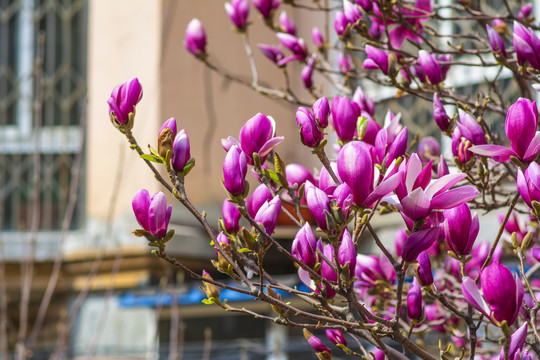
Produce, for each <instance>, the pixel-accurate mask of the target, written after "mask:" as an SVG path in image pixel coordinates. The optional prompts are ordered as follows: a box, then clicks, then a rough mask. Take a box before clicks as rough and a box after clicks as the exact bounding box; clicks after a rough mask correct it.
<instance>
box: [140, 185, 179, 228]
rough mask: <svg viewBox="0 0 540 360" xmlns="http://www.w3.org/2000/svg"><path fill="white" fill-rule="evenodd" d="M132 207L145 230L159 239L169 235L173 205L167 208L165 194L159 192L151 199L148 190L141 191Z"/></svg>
mask: <svg viewBox="0 0 540 360" xmlns="http://www.w3.org/2000/svg"><path fill="white" fill-rule="evenodd" d="M132 206H133V212H134V213H135V218H136V219H137V222H138V223H139V225H141V226H142V228H143V229H144V230H146V231H149V232H150V233H152V234H153V235H155V236H156V237H158V238H162V237H164V236H165V235H166V234H167V227H168V226H169V220H170V219H171V212H172V205H171V206H169V207H167V199H166V197H165V194H163V193H162V192H157V193H155V194H154V195H153V196H152V197H151V198H150V194H149V193H148V190H146V189H141V190H139V191H138V192H137V194H135V196H134V197H133V201H132Z"/></svg>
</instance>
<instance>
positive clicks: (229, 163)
mask: <svg viewBox="0 0 540 360" xmlns="http://www.w3.org/2000/svg"><path fill="white" fill-rule="evenodd" d="M246 173H247V160H246V155H245V154H244V153H243V152H242V150H240V149H239V148H238V146H236V145H233V146H232V147H231V148H230V149H229V151H228V152H227V155H226V156H225V160H224V161H223V179H224V185H225V189H227V191H228V192H229V193H230V194H232V195H241V194H243V193H244V191H245V190H246Z"/></svg>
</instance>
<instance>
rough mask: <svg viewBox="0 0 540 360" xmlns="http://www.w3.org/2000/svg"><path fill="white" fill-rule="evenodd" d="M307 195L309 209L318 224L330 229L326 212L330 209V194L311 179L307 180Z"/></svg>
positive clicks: (323, 228)
mask: <svg viewBox="0 0 540 360" xmlns="http://www.w3.org/2000/svg"><path fill="white" fill-rule="evenodd" d="M305 197H306V202H307V205H308V208H309V211H311V213H312V214H313V217H314V218H315V221H316V222H317V225H319V227H320V228H321V229H322V230H324V231H326V230H328V227H327V224H326V213H325V211H328V212H329V211H330V199H329V198H328V195H326V193H325V192H324V191H322V190H321V189H319V188H318V187H316V186H315V185H313V184H312V183H311V182H310V181H306V185H305Z"/></svg>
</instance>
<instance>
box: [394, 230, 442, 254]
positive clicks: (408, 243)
mask: <svg viewBox="0 0 540 360" xmlns="http://www.w3.org/2000/svg"><path fill="white" fill-rule="evenodd" d="M440 230H441V229H440V228H439V227H433V228H428V229H422V230H419V231H416V232H414V233H412V234H411V236H409V237H408V238H407V240H405V244H403V249H402V253H401V257H402V259H403V260H405V261H406V262H413V261H415V260H416V258H417V257H418V255H420V253H421V252H422V251H425V250H426V249H428V248H429V247H430V246H431V245H433V243H434V242H435V240H437V238H438V237H439V232H440Z"/></svg>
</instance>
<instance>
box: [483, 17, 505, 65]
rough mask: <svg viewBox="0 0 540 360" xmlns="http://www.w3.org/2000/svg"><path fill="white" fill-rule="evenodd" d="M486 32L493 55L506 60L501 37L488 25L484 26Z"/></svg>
mask: <svg viewBox="0 0 540 360" xmlns="http://www.w3.org/2000/svg"><path fill="white" fill-rule="evenodd" d="M486 30H487V35H488V39H489V44H490V45H491V50H492V51H493V53H494V54H497V55H499V56H502V57H504V58H506V57H507V55H506V46H505V45H504V40H503V38H502V37H501V35H499V33H498V32H497V31H495V30H494V29H493V28H492V27H491V26H489V25H486Z"/></svg>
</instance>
